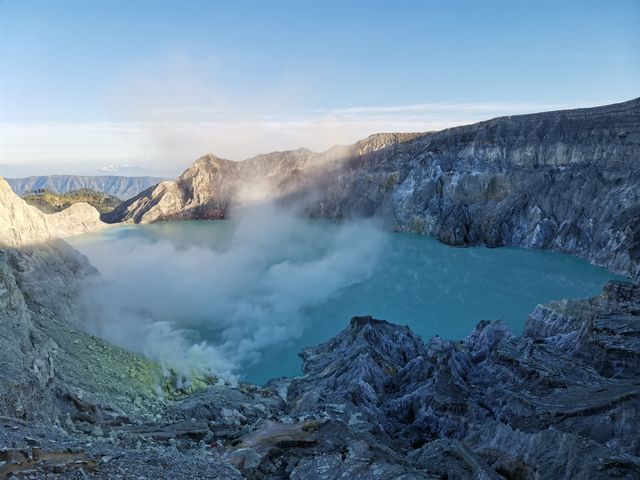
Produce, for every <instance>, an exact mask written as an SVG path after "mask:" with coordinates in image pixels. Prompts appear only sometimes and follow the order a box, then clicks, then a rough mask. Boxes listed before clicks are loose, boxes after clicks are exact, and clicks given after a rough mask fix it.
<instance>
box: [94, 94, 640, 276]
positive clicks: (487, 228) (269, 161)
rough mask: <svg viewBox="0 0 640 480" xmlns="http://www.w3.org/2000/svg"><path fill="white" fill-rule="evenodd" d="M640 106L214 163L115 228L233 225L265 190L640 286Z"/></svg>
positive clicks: (329, 213)
mask: <svg viewBox="0 0 640 480" xmlns="http://www.w3.org/2000/svg"><path fill="white" fill-rule="evenodd" d="M639 158H640V99H636V100H632V101H629V102H625V103H620V104H615V105H609V106H604V107H597V108H587V109H578V110H567V111H559V112H548V113H540V114H532V115H521V116H513V117H501V118H497V119H494V120H490V121H487V122H481V123H478V124H474V125H469V126H464V127H458V128H451V129H448V130H443V131H441V132H435V133H425V134H379V135H373V136H371V137H369V138H367V139H365V140H362V141H360V142H358V143H356V144H355V145H353V146H350V147H335V148H333V149H331V150H329V151H327V152H324V153H321V154H314V153H313V152H309V151H307V150H296V151H293V152H276V153H273V154H269V155H262V156H260V157H256V158H254V159H250V160H246V161H244V162H230V161H227V160H222V159H218V158H215V157H213V156H206V157H203V158H202V159H200V160H198V161H197V162H196V163H195V164H194V165H193V166H192V167H190V168H189V169H188V170H187V171H186V172H185V173H184V174H183V175H182V176H181V177H180V178H179V179H178V180H177V181H176V182H164V183H162V184H160V185H158V186H157V187H152V188H151V189H149V190H147V191H145V192H143V193H141V194H140V195H139V196H137V197H135V198H133V199H131V200H129V201H128V202H125V203H124V204H123V205H122V206H120V207H119V208H117V209H116V210H115V211H114V212H112V213H111V214H109V215H108V216H106V217H105V219H106V220H107V221H110V222H115V221H127V222H142V223H144V222H154V221H160V220H168V219H177V218H190V219H198V218H223V217H224V216H225V215H227V213H228V210H229V209H231V208H233V206H234V203H235V202H236V200H237V198H238V192H239V191H241V190H246V189H251V188H253V187H254V185H255V183H256V182H257V180H261V181H264V182H266V183H267V185H268V187H269V188H271V189H272V191H273V192H277V196H278V197H282V200H283V201H290V202H291V201H299V200H300V199H305V202H306V203H305V205H307V213H309V214H310V215H314V216H321V217H330V218H350V217H358V216H372V215H378V216H382V217H384V218H386V219H387V221H388V224H389V226H391V227H393V228H395V229H398V230H404V231H413V232H418V233H424V234H428V235H434V236H436V237H437V238H438V239H440V240H441V241H443V242H445V243H447V244H451V245H475V244H486V245H488V246H500V245H513V246H523V247H532V248H542V249H551V250H557V251H561V252H566V253H571V254H574V255H578V256H581V257H583V258H586V259H588V260H590V261H592V262H594V263H596V264H598V265H602V266H605V267H607V268H609V269H611V270H613V271H615V272H618V273H622V274H625V275H629V276H632V277H634V278H636V279H638V278H640V270H639V268H640V267H639V266H640V221H639V219H640V188H638V185H640V167H639V164H638V159H639Z"/></svg>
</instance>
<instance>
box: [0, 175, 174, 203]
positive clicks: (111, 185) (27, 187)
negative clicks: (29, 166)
mask: <svg viewBox="0 0 640 480" xmlns="http://www.w3.org/2000/svg"><path fill="white" fill-rule="evenodd" d="M6 180H7V182H8V183H9V185H11V188H12V189H13V191H14V192H16V193H17V194H18V195H20V196H22V195H24V194H25V193H27V192H31V191H33V190H43V189H46V190H51V191H52V192H55V193H68V192H72V191H74V190H79V189H83V188H87V189H90V190H96V191H98V192H102V193H106V194H108V195H113V196H115V197H118V198H119V199H121V200H126V199H127V198H131V197H134V196H135V195H137V194H138V193H140V192H142V191H143V190H146V189H147V188H149V187H151V186H152V185H156V184H158V183H160V182H161V181H162V180H163V179H162V178H160V177H146V176H144V177H122V176H117V175H98V176H82V175H43V176H35V177H24V178H7V179H6Z"/></svg>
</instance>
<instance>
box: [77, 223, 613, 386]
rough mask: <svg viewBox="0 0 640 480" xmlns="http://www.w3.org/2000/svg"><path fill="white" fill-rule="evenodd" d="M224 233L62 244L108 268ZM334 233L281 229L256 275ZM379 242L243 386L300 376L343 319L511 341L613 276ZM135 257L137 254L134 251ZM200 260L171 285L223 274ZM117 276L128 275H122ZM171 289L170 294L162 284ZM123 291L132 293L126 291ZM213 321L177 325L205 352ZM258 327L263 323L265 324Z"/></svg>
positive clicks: (222, 228) (425, 241) (228, 231)
mask: <svg viewBox="0 0 640 480" xmlns="http://www.w3.org/2000/svg"><path fill="white" fill-rule="evenodd" d="M234 228H235V227H234V223H233V222H232V221H226V220H225V221H214V222H198V221H182V222H169V223H164V224H153V225H133V226H124V227H118V228H113V229H108V230H105V231H102V232H99V233H94V234H88V235H83V236H79V237H75V238H72V239H71V240H70V243H72V244H73V245H74V246H75V247H76V248H78V249H79V250H80V251H81V252H83V253H84V254H86V255H87V256H88V258H89V260H90V261H91V263H93V264H94V265H95V266H97V267H98V269H100V270H105V269H107V270H108V268H109V264H110V262H111V261H112V260H113V259H114V258H117V257H121V256H123V255H124V256H125V257H126V255H127V254H128V253H127V252H128V251H129V250H130V245H132V243H131V242H132V241H134V242H135V244H136V245H138V246H140V245H142V246H143V247H144V249H145V250H142V251H146V250H148V249H153V248H154V245H158V244H166V243H167V242H168V243H170V244H171V245H172V247H173V248H175V251H176V252H178V253H177V255H180V254H181V253H180V252H189V251H192V249H193V248H197V249H203V248H204V249H208V250H212V251H218V252H224V251H225V250H228V249H230V248H232V244H233V242H235V241H236V239H235V238H236V237H235V233H234V231H235V230H234ZM338 228H339V227H338V226H337V225H335V224H333V223H330V222H327V221H311V220H309V221H304V228H297V229H295V231H292V232H291V235H293V236H294V237H295V239H294V241H293V245H294V246H295V248H292V247H291V244H288V246H287V247H286V249H285V250H286V251H281V252H277V253H276V254H274V253H273V252H271V253H270V255H267V256H266V257H265V258H266V260H265V263H264V265H263V266H262V267H260V268H265V269H266V268H269V267H270V266H272V265H273V264H276V263H278V262H280V263H282V262H290V261H296V259H299V258H301V257H304V256H305V255H306V256H313V255H314V254H315V253H314V252H315V251H317V250H322V249H323V248H327V247H326V244H327V243H328V242H329V237H328V236H327V235H330V234H331V232H332V231H333V230H335V229H338ZM380 235H382V236H383V237H384V243H383V247H382V248H381V249H380V251H379V252H378V253H377V254H376V255H373V256H372V258H370V259H368V260H367V261H370V262H371V263H372V268H371V271H370V272H369V273H368V275H365V276H364V277H363V278H359V279H357V281H355V283H351V284H348V285H347V286H343V287H340V288H337V289H336V290H334V291H331V292H330V293H329V294H328V296H327V297H326V298H314V299H313V300H312V301H309V302H306V303H303V304H302V305H301V307H300V309H299V312H298V317H299V318H296V320H295V322H296V328H293V327H292V329H291V330H292V332H291V335H290V337H289V338H287V335H284V337H281V338H282V340H281V341H277V342H275V343H273V342H271V343H270V342H264V344H263V345H262V347H256V348H258V349H259V350H260V351H259V354H260V355H259V356H254V357H253V360H252V361H248V360H247V361H243V362H241V367H240V372H239V373H240V375H241V377H242V378H243V379H245V380H247V381H251V382H255V383H263V382H265V381H267V380H268V379H270V378H273V377H277V376H283V375H298V374H300V373H301V360H300V359H299V357H298V352H300V351H301V350H302V349H303V348H304V347H305V346H309V345H316V344H318V343H321V342H324V341H326V340H328V339H330V338H331V337H333V336H335V335H336V334H337V333H338V332H340V331H341V330H342V329H344V328H345V327H346V326H347V325H348V323H349V320H350V318H351V317H352V316H356V315H372V316H374V317H375V318H379V319H385V320H388V321H390V322H394V323H398V324H403V325H408V326H409V327H411V329H412V330H413V331H414V332H416V333H417V334H419V335H421V336H422V337H423V338H424V339H425V340H426V339H428V338H429V337H431V336H433V335H440V336H442V337H445V338H448V339H462V338H464V337H465V336H466V335H468V334H469V333H470V332H471V331H472V330H473V328H474V327H475V325H476V324H477V323H478V322H479V321H480V320H483V319H501V320H503V321H504V322H506V323H507V325H509V327H510V328H511V329H512V330H513V332H514V333H516V334H520V333H522V331H523V327H524V322H525V320H526V318H527V316H528V314H529V313H531V312H532V311H533V309H534V308H535V306H536V305H537V304H539V303H544V302H548V301H551V300H557V299H561V298H582V297H587V296H593V295H596V294H598V293H599V292H600V291H601V288H602V286H603V284H604V283H605V282H606V281H607V280H608V279H611V278H616V277H615V276H614V275H613V274H611V273H609V272H608V271H606V270H604V269H601V268H598V267H595V266H593V265H591V264H589V263H588V262H586V261H583V260H580V259H578V258H574V257H571V256H568V255H562V254H558V253H552V252H544V251H535V250H527V249H518V248H496V249H489V248H484V247H473V248H453V247H449V246H446V245H443V244H441V243H439V242H438V241H436V240H435V239H433V238H429V237H425V236H420V235H413V234H406V233H390V232H389V233H381V234H380ZM355 248H357V245H356V246H355ZM199 251H200V252H202V251H203V250H199ZM185 254H186V253H185ZM135 255H137V256H140V251H138V252H137V253H135ZM205 257H206V256H204V255H201V254H198V255H197V258H202V262H199V261H198V260H196V261H195V262H192V263H193V265H192V266H191V267H190V268H192V269H194V272H193V277H192V279H190V278H184V279H182V280H181V281H184V282H187V284H188V282H189V281H193V282H202V281H203V280H202V278H208V277H206V276H204V277H203V276H202V275H200V274H199V272H198V271H197V270H198V269H202V270H203V271H206V270H207V269H224V268H225V267H224V264H222V265H218V264H210V263H207V258H205ZM289 257H291V258H289ZM162 262H164V260H163V257H160V258H158V259H157V260H154V261H152V262H148V263H147V264H146V265H147V266H146V267H145V268H149V269H150V270H151V271H150V272H149V275H150V277H149V278H150V279H147V280H145V281H146V282H158V283H159V284H162V283H165V282H168V284H171V281H173V279H171V278H168V277H171V273H170V272H171V270H169V273H167V270H162V271H158V272H155V271H153V269H154V268H155V267H154V265H157V264H158V263H162ZM121 268H123V267H121ZM169 268H171V266H170V265H169ZM222 274H223V275H222V276H218V277H215V278H218V279H220V278H222V279H224V272H222ZM122 275H133V273H132V272H123V273H122ZM176 275H182V276H185V277H188V275H185V274H184V272H176ZM251 275H254V273H252V274H251ZM248 281H251V280H250V279H249V280H248ZM216 282H218V283H225V282H224V280H222V281H221V280H216V281H212V283H216ZM132 285H133V286H132V287H131V288H130V289H132V290H135V288H136V287H135V283H132ZM202 287H203V286H202V285H200V288H202ZM204 287H205V288H206V289H210V291H211V292H214V291H217V290H219V289H224V288H225V285H216V284H211V285H206V286H204ZM189 288H197V287H195V286H188V285H187V288H185V290H184V291H185V292H187V293H185V294H181V295H180V297H178V298H175V299H173V300H171V301H174V302H183V304H184V305H185V306H186V305H187V304H188V303H189V302H190V301H191V300H190V296H189V293H188V292H189V291H190V290H189ZM247 288H249V287H247ZM300 288H302V289H315V288H318V287H317V285H315V284H314V283H313V282H310V283H309V284H306V285H305V284H304V282H301V285H300ZM172 290H176V288H175V287H172ZM132 294H133V295H136V292H132ZM166 295H167V296H168V297H171V295H172V292H169V291H167V293H166ZM269 295H272V293H269ZM158 297H160V295H158ZM161 300H163V299H161V298H158V301H161ZM203 308H208V307H206V306H205V307H203ZM216 311H217V310H216ZM215 315H216V313H215V312H214V313H212V316H211V317H208V316H207V312H203V313H202V316H201V317H202V318H201V320H200V321H198V322H196V321H194V322H192V323H187V324H184V323H182V324H181V328H186V329H187V330H191V334H192V338H193V339H194V341H202V340H204V341H207V342H209V343H211V344H214V345H215V344H217V343H220V342H221V341H222V340H223V339H222V338H221V337H220V335H221V333H220V330H219V329H217V328H216V323H217V321H218V319H217V318H215ZM196 316H198V315H196ZM279 320H280V321H281V322H282V321H283V320H284V325H285V326H286V319H279ZM262 321H263V322H264V323H265V324H269V322H270V319H268V318H264V319H262Z"/></svg>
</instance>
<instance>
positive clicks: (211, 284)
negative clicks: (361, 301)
mask: <svg viewBox="0 0 640 480" xmlns="http://www.w3.org/2000/svg"><path fill="white" fill-rule="evenodd" d="M233 226H234V228H233V232H232V234H231V236H230V238H227V239H225V240H224V241H222V240H220V241H219V244H218V245H216V244H214V245H213V246H209V245H202V246H194V245H193V244H191V245H180V244H179V243H178V244H176V242H173V243H172V242H171V241H169V240H158V239H157V238H146V239H145V238H140V237H138V236H135V238H129V239H119V240H117V241H112V242H104V241H103V242H86V243H79V244H78V243H77V244H76V246H77V247H78V248H79V249H80V250H81V251H82V252H83V253H85V254H86V255H87V256H88V257H89V260H90V261H91V262H92V263H93V264H94V265H95V266H96V267H97V268H98V270H99V271H100V273H101V275H100V276H98V277H96V278H95V279H94V280H93V281H92V282H91V283H90V284H88V285H87V288H86V289H85V305H86V311H87V314H86V315H85V317H86V320H85V321H86V323H85V324H84V328H85V329H87V330H88V331H89V332H91V333H93V334H95V335H98V336H100V337H102V338H105V339H107V340H109V341H111V342H113V343H114V344H116V345H119V346H122V347H124V348H127V349H130V350H133V351H136V352H139V353H142V354H143V355H145V356H147V357H149V358H151V359H154V360H156V361H158V362H160V363H161V364H162V365H163V366H165V367H167V368H171V369H174V370H175V371H177V372H178V373H180V374H182V375H185V376H188V375H189V374H192V373H197V374H203V373H207V372H211V373H213V374H215V375H217V376H220V377H222V378H225V379H227V380H231V381H234V380H236V379H237V378H238V374H239V372H240V370H241V367H242V366H243V365H248V364H251V363H253V362H259V361H260V354H261V351H263V350H264V349H266V348H269V347H273V346H275V345H278V344H282V343H285V342H288V341H290V340H292V339H295V338H296V337H299V336H300V335H301V334H302V332H303V330H304V329H305V328H312V327H313V326H312V325H307V324H306V323H305V316H304V309H305V308H307V307H312V306H314V305H317V304H319V303H321V302H324V301H326V300H327V299H330V298H331V296H332V295H334V294H335V293H336V292H337V291H338V290H340V289H341V288H344V287H347V286H349V285H352V284H354V283H357V282H360V281H363V280H365V279H366V278H367V277H368V276H369V275H370V274H371V271H372V269H373V266H374V264H375V261H376V258H377V257H378V255H379V254H380V252H381V250H382V249H383V246H384V238H385V234H384V233H383V232H382V231H381V230H380V229H378V228H377V225H376V224H375V223H373V222H371V221H355V222H349V223H348V224H341V225H332V224H328V223H324V222H320V223H318V221H316V222H313V221H310V220H306V219H302V218H301V217H299V216H298V215H297V214H296V213H295V212H294V211H292V210H290V209H285V208H284V207H280V206H276V205H274V204H273V203H269V202H267V203H260V204H254V205H251V206H248V207H245V208H243V209H242V210H241V211H240V213H239V218H237V219H235V220H234V221H233ZM120 228H131V227H120ZM152 228H154V227H152ZM158 228H166V226H158ZM113 232H114V233H117V232H116V231H113ZM187 243H192V242H187ZM345 321H346V319H345Z"/></svg>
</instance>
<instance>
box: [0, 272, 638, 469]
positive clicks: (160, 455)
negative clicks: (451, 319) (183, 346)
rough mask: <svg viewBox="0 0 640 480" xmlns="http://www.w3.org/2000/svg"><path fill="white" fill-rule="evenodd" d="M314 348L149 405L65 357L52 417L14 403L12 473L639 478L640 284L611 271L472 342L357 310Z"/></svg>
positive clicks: (5, 428) (6, 457)
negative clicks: (286, 365)
mask: <svg viewBox="0 0 640 480" xmlns="http://www.w3.org/2000/svg"><path fill="white" fill-rule="evenodd" d="M59 348H60V349H64V348H67V346H65V345H61V346H60V347H59ZM302 357H303V360H304V375H303V376H302V377H297V378H279V379H274V380H272V381H271V382H269V383H268V384H267V385H266V386H265V387H261V388H260V387H256V386H252V385H240V386H239V387H237V388H230V387H228V386H224V385H218V386H212V387H209V388H207V389H204V390H202V391H199V392H197V393H193V394H189V395H184V394H183V395H179V394H177V395H175V396H173V397H172V398H169V397H165V398H164V399H160V400H159V401H158V402H157V403H158V404H157V407H154V408H149V409H147V408H146V407H147V405H149V407H151V404H147V400H144V401H142V400H139V401H137V402H136V401H133V402H131V403H129V404H127V403H126V402H125V403H123V402H120V403H119V405H118V406H117V407H113V406H110V405H109V404H108V403H98V402H95V398H96V397H95V396H94V395H95V394H96V393H100V392H99V390H100V388H101V386H100V385H92V387H93V388H94V391H90V390H86V391H83V390H81V389H79V388H78V387H77V386H75V387H73V388H72V390H73V391H74V392H75V393H73V394H72V393H71V392H70V391H69V390H66V391H65V388H64V382H60V378H63V377H60V378H57V377H56V375H61V373H62V372H60V370H61V369H63V368H64V367H65V364H60V365H56V364H55V362H54V365H53V371H54V372H55V373H53V375H54V377H53V382H54V383H59V385H58V387H59V388H58V389H55V390H54V391H52V392H51V398H52V399H54V401H55V408H54V410H56V412H57V415H56V416H54V417H53V418H54V420H53V421H47V420H44V418H43V417H44V416H43V415H40V413H41V412H37V411H36V412H34V411H31V410H29V408H36V409H38V408H41V407H40V406H39V405H29V406H27V405H25V406H24V408H22V409H21V410H19V411H13V415H11V416H8V415H7V414H9V413H12V412H7V409H6V404H5V403H4V402H3V403H2V405H1V407H2V414H3V415H4V416H2V417H1V418H0V425H2V428H1V430H0V431H1V434H0V443H2V445H4V447H5V449H4V450H3V451H2V452H0V456H3V458H2V459H0V461H4V462H5V463H0V472H1V473H3V474H5V475H7V476H6V478H9V477H10V472H12V474H14V475H16V476H17V478H47V476H50V477H51V478H85V477H86V476H90V477H91V478H149V479H151V478H194V479H195V478H217V479H227V478H228V479H240V478H261V479H287V478H291V479H309V478H327V479H329V478H332V479H333V478H335V479H338V478H362V479H396V478H402V479H405V480H406V479H438V478H456V479H457V478H460V479H464V478H486V479H505V478H506V479H535V478H572V479H597V478H602V479H605V478H607V479H609V478H640V442H639V441H638V436H637V432H638V429H639V428H640V415H639V413H640V287H639V286H638V285H634V284H631V283H624V282H619V281H612V282H609V283H608V284H607V285H606V286H605V288H604V291H603V293H602V295H601V296H599V297H595V298H592V299H586V300H562V301H559V302H554V303H552V304H548V305H542V306H539V307H538V308H537V309H536V310H535V311H534V312H533V313H532V314H531V316H530V317H529V319H528V320H527V323H526V328H525V333H524V335H523V336H521V337H515V336H513V335H512V334H511V332H509V330H508V329H507V328H506V326H505V325H504V324H503V323H501V322H499V321H493V322H489V321H483V322H480V323H479V324H478V326H477V327H476V329H475V330H474V331H473V332H472V333H471V334H470V335H469V336H468V337H467V338H466V339H464V340H462V341H449V340H444V339H441V338H439V337H434V338H432V339H430V340H429V341H427V342H426V343H425V342H423V341H422V340H421V339H420V338H419V337H417V336H416V335H415V334H413V333H412V332H411V330H410V329H409V328H408V327H403V326H399V325H393V324H390V323H387V322H385V321H381V320H375V319H373V318H371V317H355V318H353V319H352V320H351V322H350V324H349V326H348V327H347V328H346V329H345V330H344V331H343V332H341V333H340V334H338V335H337V336H336V337H335V338H333V339H332V340H330V341H329V342H327V343H325V344H322V345H319V346H317V347H313V348H309V349H307V350H305V351H304V352H303V353H302ZM99 369H100V367H98V370H99ZM91 373H93V374H98V375H99V374H103V375H105V376H108V373H107V372H100V371H94V372H91ZM103 381H105V380H104V379H103ZM105 383H107V382H105ZM84 387H85V388H87V387H88V385H85V386H84ZM96 387H97V388H96ZM102 389H103V390H104V387H102ZM102 393H104V392H102ZM114 393H115V392H114ZM122 393H123V392H119V394H120V395H122ZM4 398H6V397H4ZM103 399H104V397H103ZM92 400H93V401H92ZM136 404H137V405H136ZM63 412H65V413H63ZM20 417H22V418H20Z"/></svg>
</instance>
